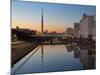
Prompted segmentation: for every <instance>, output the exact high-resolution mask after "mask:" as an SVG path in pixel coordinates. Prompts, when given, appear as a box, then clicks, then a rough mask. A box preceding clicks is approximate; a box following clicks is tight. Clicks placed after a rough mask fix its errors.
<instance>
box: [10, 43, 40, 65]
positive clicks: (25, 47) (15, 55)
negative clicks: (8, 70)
mask: <svg viewBox="0 0 100 75" xmlns="http://www.w3.org/2000/svg"><path fill="white" fill-rule="evenodd" d="M38 45H39V43H36V42H17V43H12V47H11V66H13V65H14V64H16V63H17V62H18V61H19V60H20V59H22V58H23V57H24V56H25V55H27V54H28V53H29V52H30V51H32V50H33V49H35V48H36V47H37V46H38Z"/></svg>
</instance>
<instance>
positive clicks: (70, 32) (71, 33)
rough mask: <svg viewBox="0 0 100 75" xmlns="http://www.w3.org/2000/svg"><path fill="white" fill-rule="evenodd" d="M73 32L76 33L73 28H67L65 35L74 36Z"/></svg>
mask: <svg viewBox="0 0 100 75" xmlns="http://www.w3.org/2000/svg"><path fill="white" fill-rule="evenodd" d="M73 34H74V30H73V28H67V30H66V31H65V35H67V36H72V35H73Z"/></svg>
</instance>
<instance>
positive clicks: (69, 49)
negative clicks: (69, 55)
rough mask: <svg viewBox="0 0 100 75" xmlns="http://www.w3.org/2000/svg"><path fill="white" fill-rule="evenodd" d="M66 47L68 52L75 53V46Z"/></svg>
mask: <svg viewBox="0 0 100 75" xmlns="http://www.w3.org/2000/svg"><path fill="white" fill-rule="evenodd" d="M65 47H66V50H67V51H68V52H71V51H73V46H68V45H66V46H65Z"/></svg>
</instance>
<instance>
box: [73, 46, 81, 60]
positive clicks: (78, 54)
mask: <svg viewBox="0 0 100 75" xmlns="http://www.w3.org/2000/svg"><path fill="white" fill-rule="evenodd" d="M79 57H80V50H79V48H78V47H74V58H79Z"/></svg>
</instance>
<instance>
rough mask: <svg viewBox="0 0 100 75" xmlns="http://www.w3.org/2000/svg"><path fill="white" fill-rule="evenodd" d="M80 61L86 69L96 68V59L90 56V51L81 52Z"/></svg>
mask: <svg viewBox="0 0 100 75" xmlns="http://www.w3.org/2000/svg"><path fill="white" fill-rule="evenodd" d="M80 61H81V63H82V64H83V66H84V69H93V68H95V57H94V56H93V55H89V54H88V50H85V49H81V50H80Z"/></svg>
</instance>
